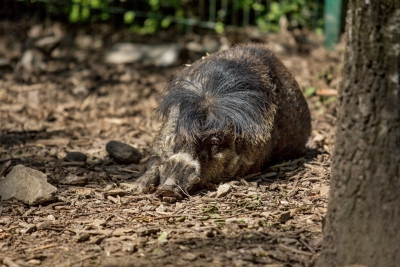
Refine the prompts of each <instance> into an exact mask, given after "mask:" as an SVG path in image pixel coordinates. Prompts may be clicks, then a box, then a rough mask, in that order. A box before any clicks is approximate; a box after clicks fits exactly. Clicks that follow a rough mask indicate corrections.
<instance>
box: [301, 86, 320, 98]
mask: <svg viewBox="0 0 400 267" xmlns="http://www.w3.org/2000/svg"><path fill="white" fill-rule="evenodd" d="M316 91H317V88H315V87H313V86H308V87H306V88H305V89H304V95H305V96H306V97H310V96H313V95H314V94H315V92H316Z"/></svg>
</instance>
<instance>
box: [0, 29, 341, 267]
mask: <svg viewBox="0 0 400 267" xmlns="http://www.w3.org/2000/svg"><path fill="white" fill-rule="evenodd" d="M0 24H1V27H0V33H1V34H0V58H2V59H5V60H6V61H7V62H8V63H7V64H6V65H3V67H0V74H1V75H0V180H1V179H5V176H6V175H7V174H8V173H9V172H10V171H11V169H12V168H13V167H14V166H15V165H18V164H22V165H24V166H26V167H30V168H33V169H36V170H39V171H41V172H43V173H45V174H47V175H48V182H50V183H51V184H52V185H54V186H56V187H57V188H58V192H57V195H56V196H57V200H56V201H55V202H52V203H45V204H41V205H37V206H28V205H25V204H23V203H21V202H18V201H16V200H8V201H2V202H0V263H1V262H2V264H3V266H33V265H40V266H270V267H272V266H274V267H278V266H312V264H313V262H314V259H315V257H316V256H317V255H318V252H319V251H320V244H321V238H322V233H321V228H322V221H323V218H324V216H325V213H326V207H327V196H328V191H329V177H330V172H331V170H330V163H331V153H332V146H333V135H334V125H335V120H336V119H335V106H336V100H335V94H336V89H337V86H338V84H339V82H340V75H339V73H340V67H341V53H340V51H334V52H327V51H325V50H324V49H323V48H322V47H321V46H320V42H319V41H318V40H317V39H312V38H311V37H310V38H311V39H310V40H309V41H307V42H308V43H304V42H303V43H298V42H295V40H296V39H295V38H293V37H290V36H283V35H279V36H278V35H269V36H266V37H265V36H261V37H260V36H258V37H257V38H255V39H254V38H253V39H252V38H250V37H246V38H242V39H240V40H238V41H240V42H245V41H249V40H256V41H265V42H268V43H269V44H270V45H271V46H272V47H273V48H274V47H275V48H276V50H279V49H280V48H283V50H280V51H278V53H277V55H278V56H279V57H280V58H281V59H282V60H283V62H284V63H285V65H286V66H287V67H288V68H289V70H290V71H291V72H292V73H293V74H294V75H295V77H296V79H297V81H298V82H299V84H300V86H301V87H302V88H303V90H304V92H305V94H306V95H307V100H308V102H309V106H310V109H311V113H312V118H313V133H312V136H311V138H310V142H309V149H308V151H307V153H306V155H304V157H303V158H300V159H296V160H294V161H290V162H282V163H279V164H277V165H274V166H269V167H268V168H267V169H266V170H265V171H264V172H263V173H259V174H255V175H253V176H248V177H242V178H238V179H237V180H235V181H232V182H230V183H229V184H230V186H231V190H230V192H229V193H228V194H227V195H226V196H224V197H221V198H216V197H215V196H216V188H217V187H218V186H219V185H215V188H214V189H213V188H210V189H207V190H203V191H200V192H197V193H196V194H194V195H192V196H190V197H188V198H186V199H184V200H183V201H180V202H176V203H166V202H162V201H161V200H160V199H158V198H155V197H154V196H153V195H143V194H140V193H138V192H136V191H135V190H134V189H132V188H129V185H127V184H129V182H131V181H134V180H135V179H136V178H138V177H139V176H140V175H141V174H142V173H143V171H144V170H145V168H146V164H145V163H146V161H147V159H148V156H149V151H150V149H151V143H152V139H153V138H154V136H155V133H156V130H157V128H158V127H159V122H158V121H157V120H155V119H154V116H153V115H154V108H155V107H156V105H157V95H158V94H159V93H160V92H161V90H162V88H163V84H164V83H165V82H167V81H168V80H170V79H171V77H172V75H173V73H175V72H177V71H179V70H180V69H181V68H182V65H183V64H186V63H190V62H192V61H193V60H195V59H197V58H199V57H201V56H202V55H203V54H202V53H199V52H193V51H189V50H183V51H182V52H181V56H180V58H179V59H178V61H177V62H176V63H174V64H173V65H172V66H169V67H155V66H152V65H149V64H147V63H146V62H142V63H133V64H121V65H111V64H105V63H104V55H105V52H106V51H107V49H109V48H110V47H111V45H112V44H113V43H115V42H118V41H132V40H136V41H140V42H150V43H156V42H170V41H171V39H173V36H171V33H168V34H159V35H157V36H152V37H143V36H135V35H133V34H131V33H127V32H125V31H113V30H111V29H108V30H107V28H106V30H104V29H103V28H101V27H99V28H88V29H85V30H82V29H69V28H64V27H62V26H60V25H58V24H54V25H53V26H51V27H47V28H45V27H44V26H43V25H36V26H33V27H32V26H29V25H26V24H24V23H15V22H14V23H10V22H1V23H0ZM54 32H56V33H61V34H63V41H62V42H61V44H60V46H59V47H57V48H56V49H55V50H54V51H52V52H51V55H45V54H40V53H39V54H37V55H35V56H34V61H32V62H33V63H31V66H33V68H32V69H31V70H27V69H24V67H23V66H22V63H21V60H22V58H23V55H24V52H25V51H26V50H25V47H26V44H27V34H28V33H29V34H31V35H32V34H33V35H34V34H37V35H38V34H39V35H40V34H42V35H45V34H48V33H54ZM230 34H232V33H230ZM237 36H241V35H239V34H238V35H237ZM175 37H176V36H175ZM176 38H177V39H179V42H181V43H188V42H199V43H201V42H200V41H199V40H202V39H201V38H203V37H201V36H198V35H190V36H184V37H180V38H178V37H176ZM207 38H211V39H213V38H214V39H216V40H217V41H218V42H219V43H224V42H225V44H228V45H230V44H232V38H230V37H229V35H228V34H227V36H226V37H221V36H214V35H210V36H207ZM288 38H289V39H290V40H291V41H293V42H287V40H288ZM221 40H222V41H221ZM288 45H290V46H288ZM304 47H305V48H304ZM35 60H36V61H35ZM41 63H44V65H41ZM38 64H39V65H38ZM111 140H117V141H120V142H124V143H126V144H129V145H131V146H133V147H135V148H137V149H138V150H139V151H140V153H142V155H143V157H142V159H141V161H140V163H139V164H118V163H116V162H115V161H113V160H112V159H111V158H110V157H109V156H108V154H107V152H106V149H105V146H106V143H108V142H109V141H111ZM71 151H79V152H82V153H84V154H86V155H87V156H88V160H87V161H86V162H70V161H66V160H64V157H65V156H66V155H67V153H68V152H71ZM68 175H74V176H76V177H82V178H84V179H82V180H83V181H84V182H83V184H80V185H68V184H65V183H63V180H64V179H65V178H66V177H67V176H68Z"/></svg>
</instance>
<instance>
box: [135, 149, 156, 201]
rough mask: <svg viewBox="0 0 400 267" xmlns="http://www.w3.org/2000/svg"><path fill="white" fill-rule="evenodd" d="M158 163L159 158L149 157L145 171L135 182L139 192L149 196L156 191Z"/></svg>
mask: <svg viewBox="0 0 400 267" xmlns="http://www.w3.org/2000/svg"><path fill="white" fill-rule="evenodd" d="M160 163H161V159H160V157H159V156H157V155H153V156H151V157H150V159H149V163H148V169H147V171H146V172H145V173H144V174H143V175H142V176H141V177H140V178H139V179H138V180H137V181H136V183H137V185H138V189H139V191H140V192H142V193H145V194H149V193H154V192H155V191H156V189H157V186H158V185H159V184H160Z"/></svg>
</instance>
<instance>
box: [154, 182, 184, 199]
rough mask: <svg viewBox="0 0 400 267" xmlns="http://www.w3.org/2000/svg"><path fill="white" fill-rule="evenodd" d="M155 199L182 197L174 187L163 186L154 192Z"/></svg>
mask: <svg viewBox="0 0 400 267" xmlns="http://www.w3.org/2000/svg"><path fill="white" fill-rule="evenodd" d="M156 195H157V197H163V198H167V199H168V198H175V199H178V200H181V199H182V195H181V194H180V192H178V188H177V187H176V186H174V185H165V184H164V185H163V186H161V187H159V188H158V190H157V192H156Z"/></svg>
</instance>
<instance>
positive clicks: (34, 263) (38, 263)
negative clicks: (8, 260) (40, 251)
mask: <svg viewBox="0 0 400 267" xmlns="http://www.w3.org/2000/svg"><path fill="white" fill-rule="evenodd" d="M41 263H42V262H41V261H40V260H37V259H31V260H29V261H28V264H29V265H40V264H41Z"/></svg>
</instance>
